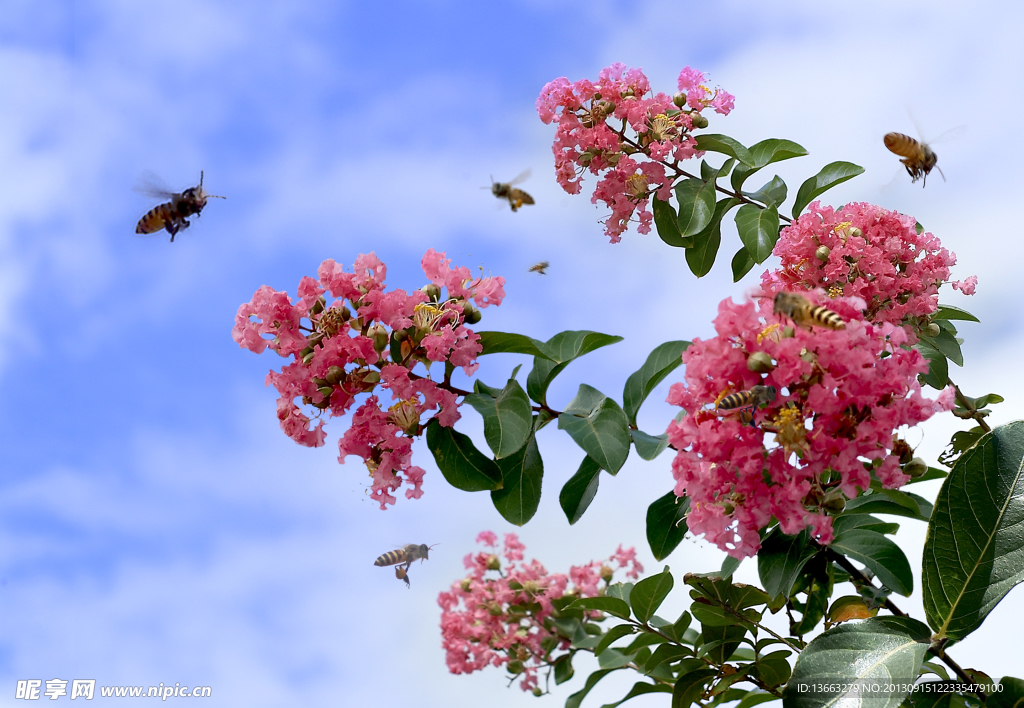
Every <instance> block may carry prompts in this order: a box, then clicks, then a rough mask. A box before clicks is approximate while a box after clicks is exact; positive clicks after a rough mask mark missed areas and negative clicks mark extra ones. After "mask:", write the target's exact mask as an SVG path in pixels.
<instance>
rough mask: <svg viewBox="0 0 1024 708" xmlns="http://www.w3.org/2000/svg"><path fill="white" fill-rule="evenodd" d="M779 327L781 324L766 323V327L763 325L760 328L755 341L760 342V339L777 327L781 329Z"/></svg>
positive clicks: (762, 339)
mask: <svg viewBox="0 0 1024 708" xmlns="http://www.w3.org/2000/svg"><path fill="white" fill-rule="evenodd" d="M781 328H782V325H780V324H779V323H777V322H776V323H775V324H770V325H768V326H767V327H765V328H764V329H762V330H761V333H760V334H758V335H757V343H758V344H760V343H761V342H762V341H764V339H765V338H766V337H768V336H769V335H771V333H772V332H774V331H775V330H777V329H781Z"/></svg>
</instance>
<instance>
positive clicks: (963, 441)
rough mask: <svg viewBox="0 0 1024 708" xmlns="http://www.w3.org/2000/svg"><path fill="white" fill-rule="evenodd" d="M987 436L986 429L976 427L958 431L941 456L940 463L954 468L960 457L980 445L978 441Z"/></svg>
mask: <svg viewBox="0 0 1024 708" xmlns="http://www.w3.org/2000/svg"><path fill="white" fill-rule="evenodd" d="M984 435H985V429H984V428H982V427H981V426H980V425H976V426H975V427H973V428H971V429H970V430H958V431H957V432H955V433H953V437H952V438H950V440H949V445H948V446H947V447H946V449H945V450H943V451H942V454H941V455H939V462H941V463H942V464H944V465H946V466H949V467H952V466H953V464H954V463H955V462H956V461H957V459H958V458H959V457H960V455H962V454H964V453H965V452H967V451H968V450H970V449H971V448H972V447H974V446H975V445H977V444H978V441H979V440H981V438H982V437H983V436H984Z"/></svg>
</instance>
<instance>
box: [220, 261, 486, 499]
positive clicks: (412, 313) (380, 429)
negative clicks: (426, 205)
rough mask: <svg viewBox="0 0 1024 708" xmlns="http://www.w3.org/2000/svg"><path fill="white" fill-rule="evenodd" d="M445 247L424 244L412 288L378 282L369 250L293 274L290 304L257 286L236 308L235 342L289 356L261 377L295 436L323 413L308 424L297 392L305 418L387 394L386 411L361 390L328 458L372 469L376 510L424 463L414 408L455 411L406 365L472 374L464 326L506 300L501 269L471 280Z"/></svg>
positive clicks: (304, 440)
mask: <svg viewBox="0 0 1024 708" xmlns="http://www.w3.org/2000/svg"><path fill="white" fill-rule="evenodd" d="M444 256H445V254H444V253H437V252H436V251H434V250H433V249H430V250H428V251H427V252H426V254H424V256H423V259H422V261H421V266H422V268H423V272H424V273H425V274H426V276H427V279H428V280H429V281H430V284H429V285H427V286H424V288H423V289H422V290H417V291H414V292H412V293H407V292H405V291H404V290H400V289H395V290H391V291H387V290H385V286H384V278H385V276H386V275H387V267H386V266H385V265H384V264H383V263H382V262H381V261H380V260H379V259H378V258H377V257H376V256H375V255H374V254H372V253H371V254H369V255H360V256H359V257H358V258H356V261H355V265H354V267H353V272H351V273H349V272H346V271H345V269H344V268H343V267H342V266H341V265H340V264H338V263H336V262H334V261H333V260H326V261H324V262H323V263H321V264H320V268H319V271H318V273H317V275H318V277H317V278H311V277H309V276H306V277H303V278H302V280H301V281H300V282H299V287H298V293H297V295H298V301H297V302H295V303H294V304H293V303H292V301H291V298H289V296H288V294H287V293H284V292H279V291H277V290H274V289H273V288H271V287H269V286H267V285H264V286H262V287H261V288H260V289H259V290H257V291H256V293H255V295H253V298H252V300H251V301H249V302H247V303H245V304H243V305H241V306H240V307H239V308H238V314H237V315H236V316H235V326H234V329H233V330H232V332H231V336H232V338H233V339H234V340H235V341H236V342H238V344H239V346H241V347H243V348H245V349H249V350H250V351H253V352H256V353H257V354H259V353H261V352H263V351H264V350H265V349H271V350H272V351H274V352H276V353H277V354H278V355H280V356H282V357H285V358H289V357H290V358H292V361H291V363H289V364H287V365H285V366H283V367H282V369H281V371H280V372H275V371H271V372H270V373H269V374H267V385H268V386H269V385H271V384H273V385H274V387H275V388H276V389H277V391H278V393H279V394H280V398H278V401H277V417H278V419H279V420H280V421H281V429H282V430H284V432H285V434H286V435H288V436H289V437H290V438H292V439H293V440H295V442H297V443H299V444H300V445H306V446H309V447H319V446H321V445H323V444H324V439H325V437H326V433H325V432H324V429H323V427H324V421H323V420H320V421H319V422H318V423H317V424H316V426H315V427H310V424H311V419H310V416H309V415H307V414H306V412H304V409H303V408H300V406H299V404H298V403H296V401H300V402H301V403H302V404H303V406H305V407H306V408H305V410H306V411H309V410H310V409H312V410H313V411H315V413H313V416H314V417H320V416H321V415H323V414H324V413H327V414H328V415H330V416H340V415H344V414H345V413H347V412H348V411H349V409H350V408H352V406H353V405H354V404H355V402H356V400H357V398H358V397H360V396H361V395H362V394H371V393H372V392H373V391H374V390H375V389H376V388H377V387H378V386H379V387H380V388H385V389H388V390H390V391H391V398H392V400H395V401H397V402H396V403H395V404H394V405H392V406H391V407H390V408H389V409H388V410H387V411H385V410H382V409H381V407H380V401H379V399H378V398H377V396H376V395H369V396H368V397H367V398H366V400H365V401H363V403H362V404H361V405H360V406H359V408H358V409H357V410H356V411H355V413H354V414H353V416H352V426H351V427H350V428H349V430H348V431H347V432H346V433H345V434H344V435H343V436H342V438H341V440H340V442H339V450H340V453H341V454H340V456H339V458H338V461H339V462H342V463H343V462H344V460H345V456H346V455H357V456H359V457H361V458H362V459H363V461H364V462H365V463H366V466H367V468H368V469H369V470H370V475H371V476H372V478H373V483H372V487H371V495H372V496H373V498H374V499H376V500H377V501H378V502H380V505H381V509H384V508H386V505H387V504H394V503H395V497H394V496H393V495H392V494H391V492H393V491H395V490H397V489H398V488H399V487H401V485H402V484H403V482H404V483H406V484H408V485H409V486H410V487H411V488H410V489H407V490H406V493H405V494H406V498H419V497H420V496H421V495H422V494H423V491H422V488H421V485H422V482H423V470H422V469H420V468H419V467H415V466H412V465H411V462H410V460H411V451H412V439H413V437H414V436H416V435H418V434H419V433H420V432H421V430H422V427H423V424H421V422H420V419H421V417H422V416H423V414H424V413H426V412H428V411H434V410H436V411H438V412H437V414H436V417H437V419H438V422H439V423H440V424H441V425H445V426H451V425H453V424H454V423H455V421H457V420H458V419H459V412H458V402H457V401H456V395H455V394H454V393H453V392H452V391H450V390H448V382H447V381H444V382H440V383H439V382H435V381H433V380H431V379H430V378H429V377H428V376H424V375H421V374H417V373H414V371H413V369H414V368H416V366H417V364H424V365H425V366H429V364H430V363H431V362H449V363H450V364H452V365H453V366H457V367H462V369H463V371H464V372H465V373H466V374H467V375H471V374H472V373H473V372H474V371H476V368H477V366H478V365H477V363H476V356H477V354H479V353H480V349H481V347H480V343H479V339H480V337H479V335H477V334H476V333H475V332H473V331H472V330H471V329H469V328H468V327H466V324H473V323H475V322H476V321H478V320H479V319H480V312H479V310H478V309H477V307H480V308H484V307H487V306H488V305H500V304H501V300H502V298H504V297H505V292H504V290H503V286H504V284H505V280H504V278H500V277H496V278H473V277H472V274H471V273H470V270H469V269H468V268H466V267H449V263H450V261H449V260H448V259H446V258H445V257H444ZM441 288H444V289H445V290H446V291H447V297H446V298H442V297H441ZM328 294H329V295H330V297H331V298H332V300H331V301H328V300H327V298H326V296H327V295H328ZM470 300H472V301H473V302H475V303H476V306H477V307H474V305H473V304H472V303H471V302H470ZM403 475H404V477H403Z"/></svg>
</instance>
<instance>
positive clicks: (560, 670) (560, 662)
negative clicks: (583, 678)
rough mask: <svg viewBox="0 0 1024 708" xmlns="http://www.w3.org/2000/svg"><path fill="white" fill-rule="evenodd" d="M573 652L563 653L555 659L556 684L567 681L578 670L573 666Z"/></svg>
mask: <svg viewBox="0 0 1024 708" xmlns="http://www.w3.org/2000/svg"><path fill="white" fill-rule="evenodd" d="M572 657H573V655H572V654H563V655H562V656H560V657H558V658H557V659H555V685H556V686H557V685H558V684H560V683H565V682H566V681H568V680H569V679H571V678H572V677H573V675H574V674H575V673H576V670H575V669H574V668H573V667H572Z"/></svg>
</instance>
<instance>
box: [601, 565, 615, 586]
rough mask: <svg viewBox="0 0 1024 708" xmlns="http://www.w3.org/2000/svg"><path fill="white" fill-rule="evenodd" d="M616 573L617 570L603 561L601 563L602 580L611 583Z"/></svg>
mask: <svg viewBox="0 0 1024 708" xmlns="http://www.w3.org/2000/svg"><path fill="white" fill-rule="evenodd" d="M614 575H615V571H614V570H612V569H611V567H609V566H607V565H604V564H603V563H602V564H601V580H603V581H605V582H606V583H610V582H611V581H612V576H614Z"/></svg>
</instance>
